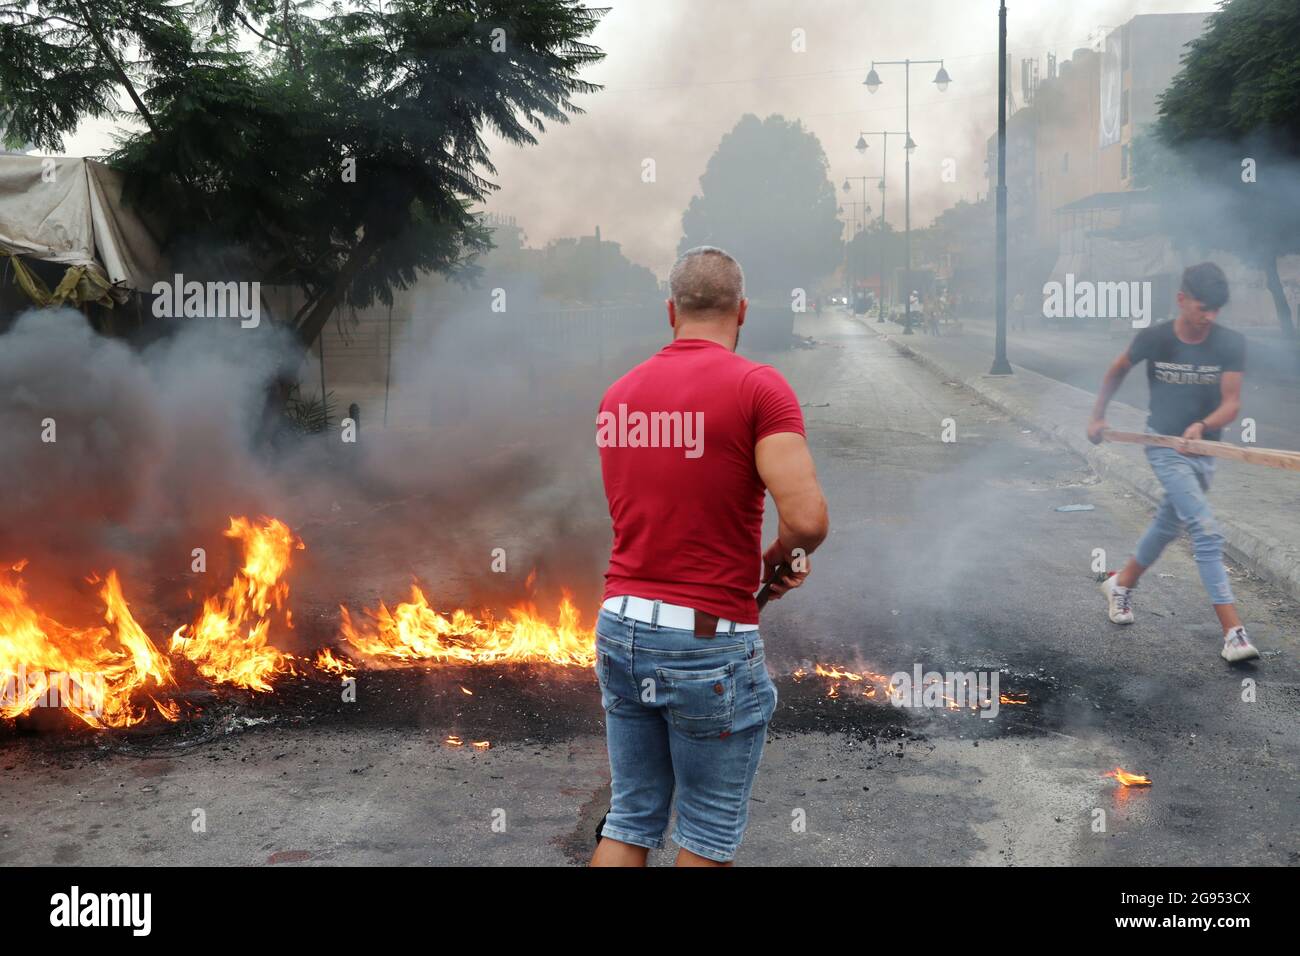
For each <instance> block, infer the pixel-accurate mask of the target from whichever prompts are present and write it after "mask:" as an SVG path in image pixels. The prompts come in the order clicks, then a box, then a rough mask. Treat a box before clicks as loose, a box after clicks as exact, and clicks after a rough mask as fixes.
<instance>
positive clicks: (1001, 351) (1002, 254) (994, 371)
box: [989, 0, 1011, 375]
mask: <svg viewBox="0 0 1300 956" xmlns="http://www.w3.org/2000/svg"><path fill="white" fill-rule="evenodd" d="M997 217H998V236H997V245H998V247H997V275H996V276H995V282H996V292H995V295H996V298H997V303H996V308H997V330H996V332H995V334H994V337H993V367H992V368H991V369H989V374H990V375H1010V374H1011V363H1010V362H1008V361H1007V3H1006V0H1001V3H1000V4H999V8H998V192H997Z"/></svg>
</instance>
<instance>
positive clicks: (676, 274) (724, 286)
mask: <svg viewBox="0 0 1300 956" xmlns="http://www.w3.org/2000/svg"><path fill="white" fill-rule="evenodd" d="M668 287H669V288H670V289H671V290H672V298H673V303H674V304H675V305H676V306H677V311H678V312H679V313H691V312H735V311H736V310H737V309H739V308H740V300H741V299H743V298H744V297H745V273H744V272H743V271H742V270H741V268H740V263H739V262H737V261H736V260H735V259H733V258H732V257H731V256H730V255H728V254H727V253H725V252H723V251H722V250H721V249H719V248H717V247H716V246H696V247H695V248H694V249H687V250H686V251H685V252H683V253H682V254H681V256H680V257H679V258H678V259H677V261H676V262H675V263H674V264H673V271H672V272H670V273H669V274H668Z"/></svg>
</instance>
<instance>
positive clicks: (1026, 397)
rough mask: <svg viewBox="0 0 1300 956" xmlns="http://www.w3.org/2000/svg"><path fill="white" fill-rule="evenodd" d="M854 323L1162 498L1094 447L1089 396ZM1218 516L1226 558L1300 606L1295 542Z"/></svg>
mask: <svg viewBox="0 0 1300 956" xmlns="http://www.w3.org/2000/svg"><path fill="white" fill-rule="evenodd" d="M854 320H855V321H857V322H862V324H863V325H864V326H865V327H866V328H867V329H868V330H869V331H871V332H874V333H875V334H876V335H877V336H879V337H880V338H882V339H884V340H885V341H886V342H888V343H889V344H890V345H891V346H893V348H894V349H896V350H897V351H898V352H899V353H900V354H903V355H906V356H907V357H909V358H911V359H914V360H915V361H916V362H917V363H918V364H919V365H921V366H922V367H924V368H926V369H927V370H929V371H930V372H932V373H934V374H935V375H938V376H940V377H941V378H944V379H946V380H948V381H956V382H959V383H961V384H962V385H963V386H965V387H966V388H969V389H970V390H971V391H973V392H974V393H975V394H976V395H978V396H979V397H980V398H981V399H982V400H983V401H985V402H987V403H988V404H989V405H992V406H993V407H994V408H996V409H997V410H998V411H1000V412H1002V413H1003V414H1005V415H1007V416H1008V417H1010V418H1012V419H1014V420H1015V421H1018V422H1020V423H1022V424H1024V425H1027V426H1029V427H1030V428H1033V429H1034V430H1035V431H1037V432H1040V433H1042V434H1044V435H1047V436H1048V437H1050V438H1051V439H1053V440H1054V441H1055V442H1056V443H1057V444H1059V445H1061V446H1063V447H1064V448H1066V449H1067V450H1069V451H1071V452H1073V453H1074V454H1075V455H1076V456H1077V457H1079V458H1082V459H1083V460H1084V461H1086V462H1087V463H1088V465H1089V466H1090V467H1091V468H1092V469H1093V470H1094V471H1095V472H1097V473H1098V474H1099V475H1104V476H1105V477H1108V478H1115V479H1118V480H1119V481H1121V482H1123V483H1124V484H1126V485H1128V486H1129V487H1130V488H1132V489H1134V490H1135V491H1137V492H1138V493H1139V494H1141V495H1142V496H1143V497H1144V498H1146V499H1147V500H1148V501H1150V502H1152V503H1153V504H1155V503H1158V502H1159V501H1160V499H1161V498H1162V497H1163V494H1164V492H1163V489H1162V488H1161V486H1160V482H1159V481H1157V480H1156V477H1155V475H1154V474H1153V473H1152V472H1151V469H1150V468H1149V467H1147V465H1146V462H1145V460H1135V459H1132V458H1129V457H1126V456H1125V455H1123V454H1120V453H1119V452H1118V451H1116V449H1115V447H1114V446H1111V445H1094V444H1092V443H1091V442H1090V441H1088V438H1087V436H1086V435H1085V434H1084V429H1083V423H1084V422H1085V421H1086V420H1087V414H1088V411H1089V409H1090V408H1091V406H1092V403H1093V395H1092V394H1091V393H1089V392H1086V391H1084V390H1083V389H1080V388H1075V387H1074V386H1073V385H1067V384H1066V383H1064V382H1058V381H1056V380H1055V379H1052V378H1048V377H1047V376H1045V375H1041V374H1039V373H1038V372H1034V371H1031V370H1030V369H1027V368H1023V367H1021V366H1019V365H1014V364H1013V365H1012V368H1014V369H1015V376H1014V378H1013V379H1011V380H1005V379H1000V378H998V377H995V376H984V375H975V376H972V375H968V374H966V373H964V372H962V371H961V370H960V369H958V368H957V367H956V366H954V365H952V364H949V363H947V362H944V361H942V360H941V359H936V358H935V357H934V356H932V355H927V354H926V353H925V352H923V351H922V350H921V349H919V348H912V347H911V346H910V345H909V344H908V343H907V342H903V341H899V340H898V336H899V335H901V333H899V332H895V331H893V330H892V329H887V330H881V329H879V328H877V327H876V324H875V323H868V322H863V321H862V320H861V319H858V318H857V317H856V316H855V317H854ZM1047 395H1051V396H1053V398H1054V403H1056V404H1058V405H1059V404H1060V403H1062V402H1065V403H1068V404H1069V405H1070V406H1071V407H1072V408H1071V410H1072V411H1077V413H1078V414H1077V415H1076V414H1072V415H1071V416H1070V421H1069V423H1068V424H1063V423H1062V422H1061V421H1059V420H1057V419H1055V418H1052V417H1049V416H1048V415H1046V414H1044V413H1043V412H1042V411H1041V410H1040V409H1039V408H1038V407H1035V403H1034V402H1032V401H1031V398H1038V399H1040V400H1041V399H1042V397H1043V396H1047ZM1040 403H1041V402H1040ZM1112 407H1113V406H1112ZM1107 420H1108V421H1110V423H1111V424H1112V425H1113V426H1115V427H1118V428H1123V429H1127V430H1132V431H1141V430H1142V429H1143V416H1142V415H1141V414H1140V413H1139V414H1137V415H1134V414H1133V410H1132V409H1129V408H1127V407H1125V409H1124V410H1123V411H1120V410H1118V409H1117V410H1116V411H1115V413H1114V414H1108V415H1107ZM1214 512H1215V517H1216V518H1217V519H1218V523H1219V526H1220V528H1221V529H1222V531H1223V536H1224V539H1225V547H1226V550H1227V552H1228V555H1229V556H1230V557H1231V558H1232V559H1233V560H1235V561H1237V562H1239V563H1240V564H1242V565H1244V566H1246V567H1247V568H1249V569H1250V570H1251V571H1253V572H1254V573H1255V574H1257V575H1259V576H1260V577H1262V578H1265V579H1267V580H1268V581H1270V582H1271V583H1273V584H1275V585H1276V586H1278V587H1279V588H1281V589H1282V590H1283V591H1285V592H1286V593H1287V594H1288V595H1289V596H1290V597H1291V598H1293V599H1294V600H1297V601H1300V551H1297V549H1296V546H1295V544H1294V542H1293V541H1291V540H1290V539H1286V538H1283V537H1281V536H1280V535H1279V536H1273V535H1269V534H1266V533H1261V532H1260V530H1259V529H1257V528H1250V527H1247V526H1246V525H1245V524H1244V523H1243V522H1241V521H1239V520H1237V519H1236V517H1235V515H1234V512H1233V511H1232V509H1230V508H1225V507H1223V506H1221V505H1220V504H1218V503H1216V504H1215V508H1214Z"/></svg>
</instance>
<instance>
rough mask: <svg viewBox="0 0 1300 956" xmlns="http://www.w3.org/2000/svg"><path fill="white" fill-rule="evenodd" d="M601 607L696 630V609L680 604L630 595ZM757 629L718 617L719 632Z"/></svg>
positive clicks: (645, 620)
mask: <svg viewBox="0 0 1300 956" xmlns="http://www.w3.org/2000/svg"><path fill="white" fill-rule="evenodd" d="M625 602H626V603H625ZM601 607H603V608H604V609H605V610H606V611H609V612H610V613H611V614H617V615H619V616H620V617H630V618H631V619H632V620H634V621H639V622H640V623H642V624H657V625H658V626H659V627H671V628H676V629H677V630H681V631H694V630H695V609H694V608H689V607H683V606H682V605H680V604H665V603H664V602H663V601H650V600H647V599H646V598H639V597H632V596H631V595H628V596H626V597H623V596H619V597H612V598H610V599H609V600H608V601H606V602H605V603H604V604H602V605H601ZM757 630H758V625H757V624H736V623H734V622H732V621H728V620H727V619H726V618H718V629H717V633H719V634H732V633H735V632H738V631H757Z"/></svg>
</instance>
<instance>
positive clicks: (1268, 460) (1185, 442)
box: [1102, 428, 1300, 471]
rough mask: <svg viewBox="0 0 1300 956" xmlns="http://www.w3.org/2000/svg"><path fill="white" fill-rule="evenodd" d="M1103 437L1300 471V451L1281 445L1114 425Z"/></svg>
mask: <svg viewBox="0 0 1300 956" xmlns="http://www.w3.org/2000/svg"><path fill="white" fill-rule="evenodd" d="M1102 437H1103V438H1104V439H1105V440H1106V441H1117V442H1127V443H1128V444H1131V445H1157V446H1160V447H1164V448H1172V449H1174V450H1175V451H1180V452H1184V453H1185V454H1189V455H1212V456H1213V457H1215V458H1227V459H1230V460H1232V461H1244V462H1247V463H1249V464H1252V465H1265V466H1267V467H1269V468H1281V469H1284V470H1285V471H1300V452H1297V451H1287V450H1285V449H1282V448H1245V447H1242V446H1241V445H1230V444H1228V443H1227V442H1223V441H1208V440H1206V439H1203V438H1199V439H1184V438H1178V437H1176V436H1174V435H1148V434H1146V433H1144V432H1121V431H1116V430H1115V429H1113V428H1107V429H1106V430H1105V431H1103V432H1102Z"/></svg>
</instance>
